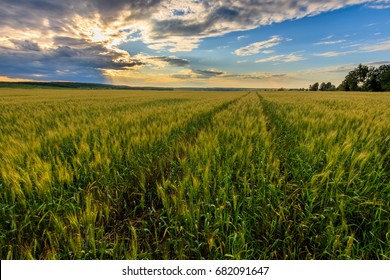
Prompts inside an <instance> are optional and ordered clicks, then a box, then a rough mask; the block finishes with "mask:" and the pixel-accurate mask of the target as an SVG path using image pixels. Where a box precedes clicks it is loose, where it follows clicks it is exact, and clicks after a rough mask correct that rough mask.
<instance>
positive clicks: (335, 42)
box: [314, 40, 346, 45]
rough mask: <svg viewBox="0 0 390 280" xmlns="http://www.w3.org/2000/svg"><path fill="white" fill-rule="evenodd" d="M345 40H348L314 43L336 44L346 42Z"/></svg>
mask: <svg viewBox="0 0 390 280" xmlns="http://www.w3.org/2000/svg"><path fill="white" fill-rule="evenodd" d="M345 41H346V40H336V41H325V42H318V43H314V45H334V44H340V43H344V42H345Z"/></svg>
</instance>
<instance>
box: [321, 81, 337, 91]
mask: <svg viewBox="0 0 390 280" xmlns="http://www.w3.org/2000/svg"><path fill="white" fill-rule="evenodd" d="M320 90H321V91H331V90H336V87H335V86H334V85H332V83H331V82H327V83H324V82H322V83H321V85H320Z"/></svg>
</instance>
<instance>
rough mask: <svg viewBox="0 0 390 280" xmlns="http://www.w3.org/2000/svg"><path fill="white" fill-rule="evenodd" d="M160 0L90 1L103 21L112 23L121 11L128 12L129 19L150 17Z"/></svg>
mask: <svg viewBox="0 0 390 280" xmlns="http://www.w3.org/2000/svg"><path fill="white" fill-rule="evenodd" d="M161 2H162V0H131V1H129V0H115V1H108V0H92V1H90V3H91V5H92V6H94V7H95V8H96V9H97V10H98V12H99V14H100V15H101V16H102V18H103V20H104V21H113V20H115V19H116V17H117V16H118V15H119V13H121V12H123V11H129V12H130V15H129V16H128V18H127V19H128V20H130V19H142V18H148V17H150V15H151V13H152V12H154V11H156V9H158V6H159V4H160V3H161Z"/></svg>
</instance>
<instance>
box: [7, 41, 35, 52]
mask: <svg viewBox="0 0 390 280" xmlns="http://www.w3.org/2000/svg"><path fill="white" fill-rule="evenodd" d="M10 41H11V42H12V43H13V44H14V45H15V47H16V48H17V49H20V50H23V51H36V52H39V51H40V50H41V48H40V47H39V45H38V44H37V43H35V42H32V41H29V40H12V39H11V40H10Z"/></svg>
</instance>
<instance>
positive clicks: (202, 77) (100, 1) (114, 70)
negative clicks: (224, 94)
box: [0, 0, 390, 88]
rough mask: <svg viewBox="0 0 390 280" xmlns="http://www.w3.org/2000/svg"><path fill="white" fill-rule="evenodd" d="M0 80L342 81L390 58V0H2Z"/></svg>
mask: <svg viewBox="0 0 390 280" xmlns="http://www.w3.org/2000/svg"><path fill="white" fill-rule="evenodd" d="M0 34H1V37H0V81H29V80H34V81H36V80H38V81H74V82H91V83H111V84H118V85H129V86H158V87H240V88H242V87H247V88H281V87H285V88H307V87H309V85H310V84H313V83H314V82H320V83H321V82H332V83H333V84H335V85H336V86H337V85H339V84H340V83H341V81H342V80H343V79H344V77H345V75H346V74H347V73H348V72H349V71H351V70H352V69H354V68H355V67H357V65H358V64H360V63H362V64H365V65H368V66H374V67H375V66H379V65H382V64H390V0H377V1H360V0H311V1H309V0H300V1H297V0H292V1H282V0H275V1H268V0H264V1H260V0H221V1H208V0H192V1H191V0H116V1H114V0H111V1H109V0H67V1H57V0H0Z"/></svg>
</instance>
